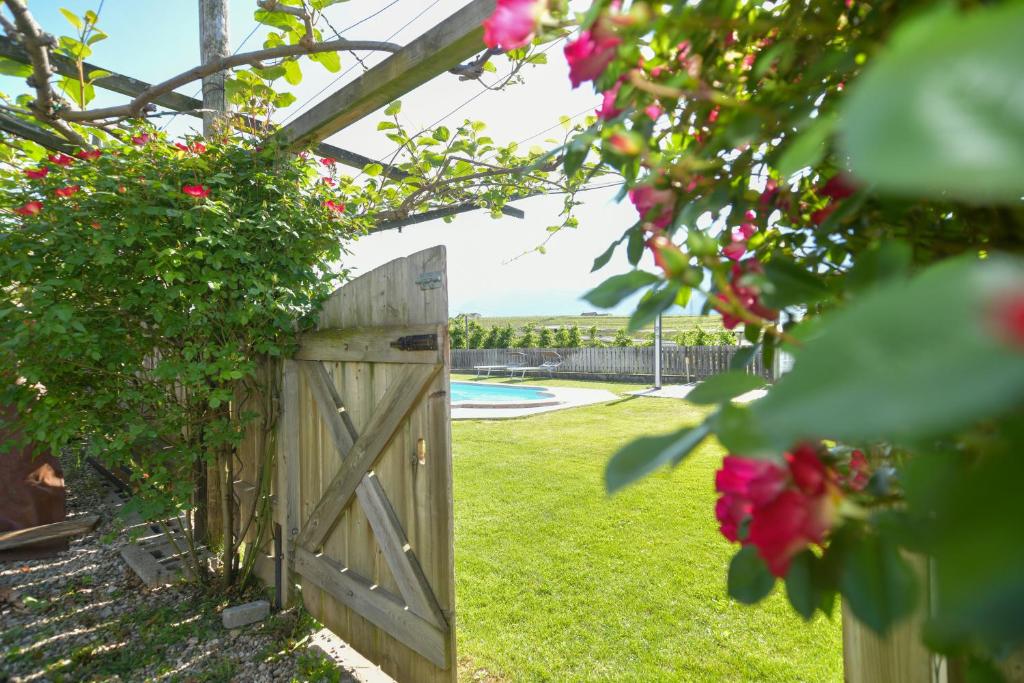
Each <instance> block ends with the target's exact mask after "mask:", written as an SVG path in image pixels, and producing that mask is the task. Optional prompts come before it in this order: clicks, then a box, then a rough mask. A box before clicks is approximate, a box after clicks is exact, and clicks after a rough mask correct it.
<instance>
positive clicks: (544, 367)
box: [509, 351, 564, 379]
mask: <svg viewBox="0 0 1024 683" xmlns="http://www.w3.org/2000/svg"><path fill="white" fill-rule="evenodd" d="M541 358H542V359H543V361H544V362H542V363H541V364H540V365H521V366H519V367H514V368H513V367H510V368H509V375H510V376H512V377H515V376H516V373H517V372H521V373H522V375H520V376H521V377H522V378H523V379H526V373H528V372H543V371H547V373H548V375H549V376H550V377H554V376H555V368H557V367H558V366H559V365H561V364H562V363H563V362H564V361H563V360H562V357H561V356H560V355H558V354H557V353H555V352H554V351H542V352H541Z"/></svg>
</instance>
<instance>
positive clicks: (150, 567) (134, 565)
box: [121, 543, 174, 588]
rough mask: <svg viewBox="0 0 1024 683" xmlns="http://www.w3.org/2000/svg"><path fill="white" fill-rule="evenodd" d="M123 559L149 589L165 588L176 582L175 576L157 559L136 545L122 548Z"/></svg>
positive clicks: (132, 544) (131, 544)
mask: <svg viewBox="0 0 1024 683" xmlns="http://www.w3.org/2000/svg"><path fill="white" fill-rule="evenodd" d="M121 557H122V558H123V559H124V561H125V562H126V563H127V564H128V566H129V567H131V569H132V571H133V572H135V574H136V575H138V577H139V578H140V579H141V580H142V583H144V584H146V586H147V587H149V588H156V587H157V586H164V585H166V584H169V583H173V581H174V574H172V573H171V572H169V571H167V570H166V569H164V567H163V566H162V565H161V564H160V563H159V562H157V561H156V558H155V557H153V556H152V555H150V554H149V552H147V551H146V550H144V549H143V548H140V547H139V546H137V545H135V544H134V543H130V544H128V545H126V546H124V547H123V548H121Z"/></svg>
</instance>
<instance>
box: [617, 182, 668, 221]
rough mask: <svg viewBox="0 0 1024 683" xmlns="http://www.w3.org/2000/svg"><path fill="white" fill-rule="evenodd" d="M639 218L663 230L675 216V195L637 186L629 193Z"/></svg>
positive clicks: (645, 186)
mask: <svg viewBox="0 0 1024 683" xmlns="http://www.w3.org/2000/svg"><path fill="white" fill-rule="evenodd" d="M629 201H631V202H633V206H635V207H636V210H637V212H638V213H639V214H640V218H642V219H644V220H648V221H650V222H651V223H653V224H654V225H655V227H657V228H660V229H662V230H664V229H665V228H667V227H668V224H669V223H671V222H672V216H673V215H674V214H675V208H676V194H675V192H673V191H672V190H658V189H655V188H654V187H652V186H650V185H637V186H636V187H634V188H632V189H630V191H629Z"/></svg>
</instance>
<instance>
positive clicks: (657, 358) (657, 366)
mask: <svg viewBox="0 0 1024 683" xmlns="http://www.w3.org/2000/svg"><path fill="white" fill-rule="evenodd" d="M654 388H655V389H661V314H660V313H659V314H658V317H657V318H655V319H654Z"/></svg>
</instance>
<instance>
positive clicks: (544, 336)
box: [537, 327, 556, 349]
mask: <svg viewBox="0 0 1024 683" xmlns="http://www.w3.org/2000/svg"><path fill="white" fill-rule="evenodd" d="M554 340H555V337H554V335H553V334H551V329H550V328H548V327H541V328H540V333H539V334H538V335H537V346H538V348H542V349H550V348H551V347H552V346H555V345H556V344H555V341H554Z"/></svg>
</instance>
